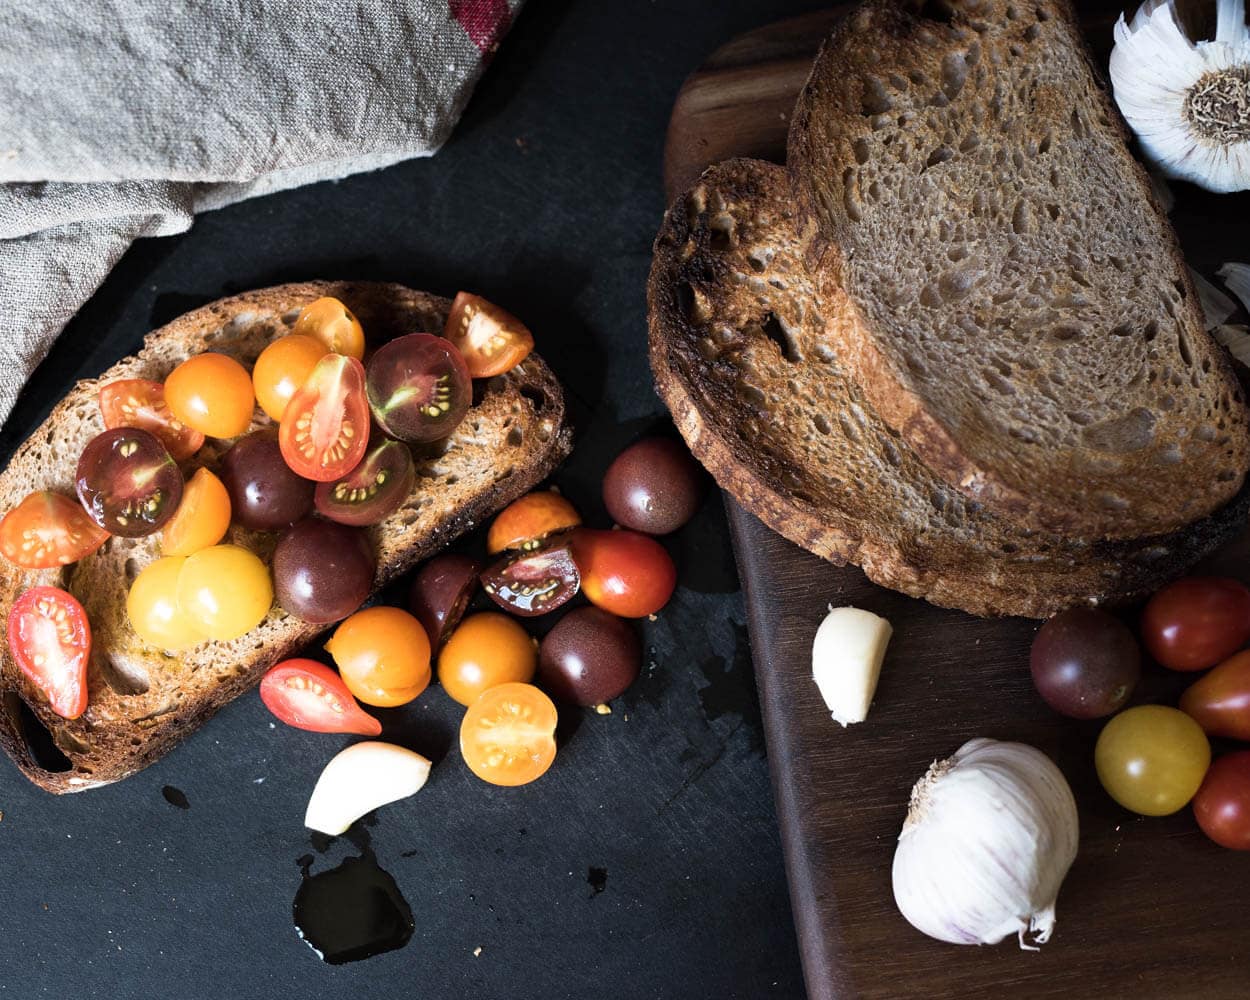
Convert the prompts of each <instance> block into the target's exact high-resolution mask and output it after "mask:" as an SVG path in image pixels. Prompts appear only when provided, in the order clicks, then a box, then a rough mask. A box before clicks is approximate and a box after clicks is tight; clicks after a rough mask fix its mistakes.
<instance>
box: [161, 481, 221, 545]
mask: <svg viewBox="0 0 1250 1000" xmlns="http://www.w3.org/2000/svg"><path fill="white" fill-rule="evenodd" d="M229 527H230V494H229V493H227V492H226V487H225V484H224V483H223V482H222V481H221V480H220V479H218V478H217V477H216V476H215V475H213V474H212V473H211V472H209V471H208V470H207V469H196V470H195V475H193V476H192V477H191V478H190V479H188V480H187V484H186V486H184V487H183V488H182V500H181V501H180V502H179V504H178V509H177V510H176V511H174V516H173V517H171V518H170V519H169V523H168V524H166V525H165V528H164V530H162V531H161V553H162V554H164V555H167V556H189V555H192V554H193V553H195V552H199V551H200V549H206V548H208V547H209V546H210V545H216V544H217V543H218V542H220V541H221V540H222V539H223V538H225V537H226V529H228V528H229Z"/></svg>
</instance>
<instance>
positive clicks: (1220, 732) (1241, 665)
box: [1181, 649, 1250, 742]
mask: <svg viewBox="0 0 1250 1000" xmlns="http://www.w3.org/2000/svg"><path fill="white" fill-rule="evenodd" d="M1181 711H1182V712H1184V713H1185V714H1186V715H1188V716H1189V717H1190V718H1192V719H1193V720H1194V721H1195V722H1197V723H1198V725H1200V726H1201V727H1202V729H1203V732H1205V733H1206V734H1207V735H1208V736H1227V737H1228V738H1229V739H1233V740H1244V741H1246V742H1250V649H1248V650H1243V651H1242V652H1240V653H1236V654H1234V655H1233V656H1230V657H1229V658H1228V659H1227V660H1225V661H1224V662H1223V663H1221V664H1220V665H1219V666H1218V667H1216V668H1215V669H1214V670H1212V671H1211V672H1210V673H1209V674H1205V675H1204V676H1202V677H1201V678H1199V679H1198V680H1197V681H1195V682H1194V683H1193V684H1191V685H1190V686H1189V687H1188V688H1187V689H1186V691H1185V693H1184V694H1183V695H1181Z"/></svg>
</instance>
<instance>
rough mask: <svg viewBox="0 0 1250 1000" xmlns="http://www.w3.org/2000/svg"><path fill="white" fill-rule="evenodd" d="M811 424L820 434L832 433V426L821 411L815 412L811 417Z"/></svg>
mask: <svg viewBox="0 0 1250 1000" xmlns="http://www.w3.org/2000/svg"><path fill="white" fill-rule="evenodd" d="M812 426H813V427H815V428H816V430H817V431H818V432H819V433H821V434H832V433H833V426H832V425H831V424H830V423H829V420H828V419H827V418H826V417H825V415H824V414H823V413H817V414H816V415H815V416H814V417H812Z"/></svg>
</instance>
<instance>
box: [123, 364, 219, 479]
mask: <svg viewBox="0 0 1250 1000" xmlns="http://www.w3.org/2000/svg"><path fill="white" fill-rule="evenodd" d="M99 398H100V413H101V415H103V417H104V426H105V427H107V428H108V429H109V430H112V429H114V428H116V427H138V428H139V429H140V430H145V431H147V432H148V433H150V434H153V435H155V436H156V439H157V440H158V441H160V443H161V444H163V445H164V446H165V448H166V450H167V451H168V452H169V454H170V455H171V456H173V458H174V461H177V462H181V461H182V460H183V459H185V458H190V457H191V456H192V455H194V454H195V453H196V452H197V451H199V450H200V446H201V445H203V444H204V435H203V434H201V433H200V432H199V431H197V430H194V429H193V428H191V427H188V426H187V425H186V424H184V423H183V422H182V421H181V420H179V419H178V418H177V417H175V416H174V414H173V411H171V410H170V408H169V404H168V403H167V402H165V387H164V386H163V385H162V384H161V383H160V382H153V381H152V380H151V379H146V378H123V379H118V380H117V381H116V382H110V383H109V384H108V385H106V386H105V387H104V388H103V389H101V390H100V397H99Z"/></svg>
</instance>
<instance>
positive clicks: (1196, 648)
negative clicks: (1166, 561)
mask: <svg viewBox="0 0 1250 1000" xmlns="http://www.w3.org/2000/svg"><path fill="white" fill-rule="evenodd" d="M1142 639H1143V641H1144V642H1145V643H1146V649H1147V650H1148V651H1149V653H1150V655H1151V656H1153V657H1154V658H1155V659H1156V660H1158V661H1159V662H1160V663H1161V664H1163V666H1165V667H1170V668H1171V669H1172V670H1203V669H1205V668H1206V667H1211V666H1214V665H1215V664H1217V663H1219V662H1220V661H1221V660H1223V659H1225V658H1227V657H1229V656H1231V655H1232V654H1233V653H1235V652H1237V650H1239V649H1241V647H1242V646H1244V645H1245V644H1246V640H1247V639H1250V590H1247V589H1246V587H1245V585H1244V584H1242V583H1239V582H1238V581H1237V580H1230V579H1228V578H1226V577H1218V576H1190V577H1186V578H1184V579H1182V580H1177V581H1176V582H1175V583H1173V584H1170V585H1168V586H1167V587H1164V588H1163V589H1162V590H1161V591H1159V592H1158V593H1157V594H1155V596H1154V597H1152V598H1151V599H1150V603H1148V604H1147V605H1146V610H1145V611H1144V612H1142Z"/></svg>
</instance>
